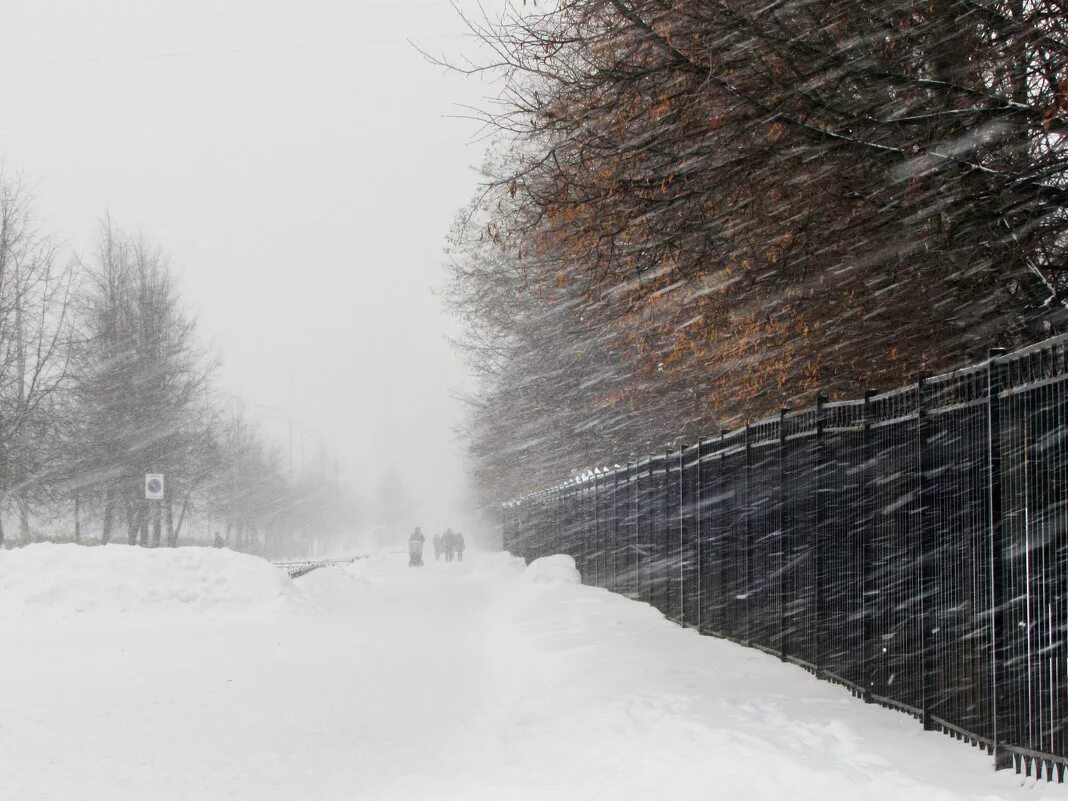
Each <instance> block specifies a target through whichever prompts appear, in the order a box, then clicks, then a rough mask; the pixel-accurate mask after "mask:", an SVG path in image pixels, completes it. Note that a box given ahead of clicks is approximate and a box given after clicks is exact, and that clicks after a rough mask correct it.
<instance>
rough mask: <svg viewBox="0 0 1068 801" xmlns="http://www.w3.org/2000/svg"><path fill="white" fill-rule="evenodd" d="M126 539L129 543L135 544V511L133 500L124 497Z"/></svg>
mask: <svg viewBox="0 0 1068 801" xmlns="http://www.w3.org/2000/svg"><path fill="white" fill-rule="evenodd" d="M126 541H127V542H128V543H129V544H130V545H137V512H136V510H135V509H134V502H133V501H132V500H130V499H129V498H127V499H126Z"/></svg>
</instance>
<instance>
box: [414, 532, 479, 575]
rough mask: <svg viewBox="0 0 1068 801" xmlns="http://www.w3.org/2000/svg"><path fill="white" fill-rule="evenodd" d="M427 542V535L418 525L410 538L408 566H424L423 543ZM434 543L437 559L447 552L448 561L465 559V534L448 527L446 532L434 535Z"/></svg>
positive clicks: (435, 557)
mask: <svg viewBox="0 0 1068 801" xmlns="http://www.w3.org/2000/svg"><path fill="white" fill-rule="evenodd" d="M425 542H426V536H425V535H424V534H423V532H422V530H420V528H419V526H416V527H415V531H413V532H412V536H410V537H409V538H408V567H422V566H423V544H424V543H425ZM433 543H434V560H435V561H437V560H438V559H440V558H441V555H442V554H445V561H446V562H451V561H452V560H453V559H456V561H458V562H462V561H463V560H464V547H465V545H464V535H463V534H461V533H460V532H459V531H453V530H452V529H451V528H447V529H445V533H444V534H435V535H434V539H433Z"/></svg>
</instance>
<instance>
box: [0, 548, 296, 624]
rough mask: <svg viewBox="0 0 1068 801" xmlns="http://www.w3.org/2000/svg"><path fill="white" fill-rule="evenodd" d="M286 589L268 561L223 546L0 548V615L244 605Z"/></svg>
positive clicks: (278, 596)
mask: <svg viewBox="0 0 1068 801" xmlns="http://www.w3.org/2000/svg"><path fill="white" fill-rule="evenodd" d="M293 593H294V587H293V582H292V581H291V580H290V579H289V577H288V576H287V575H286V574H285V573H284V572H283V571H282V570H279V569H278V568H276V567H275V566H274V565H272V564H271V563H270V562H268V561H266V560H264V559H260V558H259V557H256V556H249V555H247V554H240V553H235V552H234V551H229V550H226V549H214V548H196V547H187V548H139V547H136V546H131V545H104V546H96V547H86V546H80V545H55V544H52V543H40V544H35V545H28V546H26V547H24V548H16V549H15V550H11V551H0V615H10V614H20V613H26V612H35V613H36V612H48V611H50V612H57V613H63V614H77V613H88V612H98V611H107V612H148V613H155V612H160V611H167V610H181V609H188V610H203V609H209V608H211V609H219V608H222V609H233V610H248V609H252V608H265V607H266V608H269V607H272V606H275V605H277V604H278V603H279V602H280V601H282V600H283V599H285V598H286V597H287V596H290V595H292V594H293Z"/></svg>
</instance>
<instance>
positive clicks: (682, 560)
mask: <svg viewBox="0 0 1068 801" xmlns="http://www.w3.org/2000/svg"><path fill="white" fill-rule="evenodd" d="M685 452H686V446H685V445H684V444H680V445H679V485H678V493H677V500H676V509H677V511H678V515H679V525H678V537H679V593H678V595H679V625H680V626H685V625H686V561H687V560H686V522H685V521H686V509H685V508H684V507H683V502H684V501H685V500H686V495H685V492H684V488H685V486H686V458H685Z"/></svg>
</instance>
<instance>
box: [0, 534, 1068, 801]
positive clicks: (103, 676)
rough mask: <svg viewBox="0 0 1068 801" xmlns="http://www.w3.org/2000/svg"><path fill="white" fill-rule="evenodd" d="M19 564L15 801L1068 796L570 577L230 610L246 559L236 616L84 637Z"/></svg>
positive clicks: (275, 596) (512, 574)
mask: <svg viewBox="0 0 1068 801" xmlns="http://www.w3.org/2000/svg"><path fill="white" fill-rule="evenodd" d="M64 547H68V546H64ZM109 549H110V546H109ZM95 550H97V552H98V553H99V551H100V550H102V549H95ZM112 550H113V549H112ZM55 551H60V552H63V553H68V552H66V551H63V549H53V551H52V552H45V556H46V557H47V559H46V561H47V560H48V559H50V560H52V562H55V561H56V557H55ZM116 552H117V551H116ZM203 556H204V557H205V558H207V559H209V560H210V559H212V558H214V555H213V554H211V553H210V552H209V553H207V554H204V555H203ZM20 558H21V559H22V562H21V563H20V564H19V565H10V562H11V559H12V557H11V556H10V555H9V554H6V553H0V605H2V606H3V607H4V609H5V611H0V637H2V639H0V644H2V648H0V797H3V798H12V799H20V801H31V799H57V801H58V800H60V799H62V801H73V800H74V799H108V800H109V801H111V800H114V801H125V799H138V800H139V801H145V800H146V799H151V800H155V799H198V800H199V799H256V801H283V800H287V799H294V800H295V799H301V800H302V801H305V800H306V801H312V800H317V799H412V800H413V801H420V800H421V799H495V801H508V800H510V799H524V800H525V799H613V801H615V800H616V799H620V800H622V799H643V801H649V800H659V799H676V800H678V801H684V800H686V799H742V798H744V799H747V800H748V799H797V800H799V801H800V800H801V799H820V801H826V800H827V799H839V798H841V799H847V798H848V799H856V798H862V799H863V801H879V800H880V799H945V800H946V801H949V799H995V798H1005V799H1009V798H1027V799H1031V800H1032V801H1034V799H1039V798H1042V797H1044V796H1049V797H1051V798H1066V797H1068V790H1065V789H1063V788H1060V787H1056V786H1047V785H1045V784H1044V783H1043V784H1041V785H1040V786H1038V787H1021V785H1022V784H1023V783H1022V782H1021V780H1020V779H1019V778H1018V777H1016V776H1014V775H1011V774H994V773H992V772H991V770H990V761H989V758H988V757H987V756H986V755H985V754H983V753H980V752H977V751H973V750H972V749H970V748H968V747H966V746H963V745H961V744H959V743H957V742H955V741H952V740H950V739H948V738H946V737H943V736H940V735H935V734H930V733H924V732H922V731H921V730H920V728H919V726H918V725H917V724H916V723H915V722H914V721H912V720H911V719H908V718H905V717H904V716H901V715H897V714H895V713H892V712H888V711H886V710H881V709H878V708H874V707H868V706H865V705H864V704H862V703H860V702H858V701H856V700H854V699H852V698H851V697H850V696H849V694H848V693H846V692H844V691H842V690H841V689H838V688H835V687H832V686H830V685H828V684H824V683H821V682H817V681H815V680H813V679H811V678H810V677H809V676H808V675H807V674H805V673H804V672H803V671H801V670H799V669H797V668H793V667H791V666H787V665H782V664H780V663H779V662H778V661H776V660H774V659H772V658H770V657H767V656H765V655H763V654H760V653H758V652H755V651H751V650H747V649H743V648H739V647H737V646H734V645H732V644H729V643H724V642H719V641H716V640H712V639H709V638H702V637H699V636H697V635H696V634H694V633H693V632H690V631H684V630H681V629H678V628H676V627H675V626H672V625H671V624H669V623H667V622H666V621H664V620H663V619H662V618H661V617H660V616H659V615H658V614H657V613H656V612H655V611H654V610H652V609H651V608H649V607H647V606H644V605H641V604H635V603H632V602H629V601H627V600H625V599H622V598H618V597H615V596H611V595H609V594H608V593H606V592H603V591H600V590H595V589H590V588H586V587H582V586H578V585H575V584H571V583H568V582H567V581H564V580H562V577H566V573H567V571H566V570H563V569H561V568H562V567H566V565H563V564H562V562H559V561H557V562H556V563H555V564H554V563H553V562H554V560H548V563H547V564H546V563H541V564H539V565H537V566H536V567H535V568H531V569H527V570H525V571H524V570H523V569H522V568H521V566H520V565H518V564H517V563H516V562H515V560H510V559H509V558H508V557H505V556H503V555H492V556H482V557H481V558H478V557H476V558H475V559H472V560H470V561H469V562H467V563H464V564H462V565H444V564H433V563H431V564H429V565H428V567H426V568H425V569H423V570H409V569H408V568H406V567H405V566H404V564H403V562H404V559H405V557H403V556H399V555H398V556H382V557H377V558H374V559H371V560H369V561H367V562H362V563H356V564H355V565H352V566H347V567H344V568H328V569H322V570H319V571H316V572H314V573H311V574H309V575H308V576H306V577H304V578H302V579H299V580H298V581H297V583H296V585H295V586H292V587H291V586H288V585H287V586H283V585H282V583H281V582H276V579H275V576H274V575H273V574H268V573H264V572H263V571H262V570H261V569H260V567H259V566H258V565H254V566H253V567H255V568H256V569H255V570H251V571H247V572H248V575H244V574H242V576H241V577H240V580H241V581H244V582H246V583H248V586H249V590H248V592H247V593H246V594H245V595H247V597H245V595H243V596H242V597H241V598H239V599H237V601H234V600H233V599H229V600H227V598H226V593H225V592H224V591H223V590H220V589H219V585H220V584H223V585H226V586H227V587H228V586H229V583H230V582H229V579H228V578H227V576H228V575H229V574H227V573H226V572H225V571H227V570H231V569H236V568H242V569H243V566H244V563H245V562H248V561H253V560H249V558H247V557H239V556H236V555H234V556H233V557H232V560H231V561H232V562H233V565H231V564H230V562H227V564H226V565H225V570H223V571H221V572H220V571H217V573H218V575H214V577H211V578H206V579H204V587H203V588H202V593H208V594H210V593H213V592H214V593H217V594H218V595H219V597H220V598H221V600H218V601H217V602H211V603H208V602H201V601H200V600H198V599H199V598H200V596H197V597H195V598H192V599H190V598H186V599H184V600H183V602H182V603H180V604H176V603H169V602H168V600H167V598H166V597H165V596H166V595H167V591H168V590H167V589H166V588H164V589H162V590H154V589H145V588H143V587H141V588H138V587H135V588H133V590H129V588H127V590H129V591H128V592H127V593H126V597H129V596H130V594H131V593H132V595H134V596H136V597H137V599H138V601H137V603H136V604H131V606H132V607H136V608H130V609H127V610H126V611H122V610H121V609H119V608H117V607H116V605H115V604H113V603H112V604H109V603H108V602H107V600H108V599H107V598H106V597H105V598H104V599H103V600H101V601H100V603H98V604H97V605H96V606H92V605H90V607H89V608H83V609H82V610H81V611H77V612H76V611H74V609H75V607H77V606H79V605H80V604H81V601H78V600H74V599H75V598H76V597H81V595H82V590H84V588H81V589H79V590H77V591H75V590H71V589H70V588H68V587H65V586H63V587H60V586H59V585H57V586H47V587H43V588H33V589H32V591H28V590H27V589H26V587H25V586H23V585H24V584H25V583H26V582H27V581H28V579H26V574H27V573H28V572H29V573H32V570H31V569H29V568H27V563H28V562H30V561H32V559H31V557H20ZM79 558H81V557H79ZM94 558H97V557H95V556H94ZM123 558H126V557H125V556H124V557H123ZM5 559H6V560H8V561H9V566H11V567H12V569H11V570H8V571H7V572H5V570H4V567H5V564H4V560H5ZM59 561H60V562H62V561H63V560H62V559H60V560H59ZM15 568H17V570H16V569H15ZM49 569H50V570H53V571H54V570H56V569H58V568H56V566H55V564H52V565H50V566H49ZM131 569H133V568H130V567H129V566H127V567H126V568H125V570H127V572H129V571H130V570H131ZM190 569H191V570H192V569H193V568H192V567H191V568H190ZM271 570H274V569H273V568H271ZM20 582H21V584H20ZM257 582H259V584H257ZM232 583H233V584H234V585H236V584H237V583H238V580H237V579H234V581H233V582H232ZM276 583H277V585H278V586H277V587H276V586H275V584H276ZM261 584H262V585H264V586H265V587H266V590H263V588H262V587H260V586H259V585H261ZM151 586H152V587H158V586H159V585H158V582H156V583H154V584H152V585H151ZM261 590H263V592H261ZM94 591H98V588H97V589H96V590H89V591H88V592H89V594H92V592H94ZM257 593H260V594H261V595H263V597H262V598H259V597H258V596H257ZM157 595H159V596H160V597H159V598H157ZM82 605H83V606H84V604H82Z"/></svg>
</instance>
